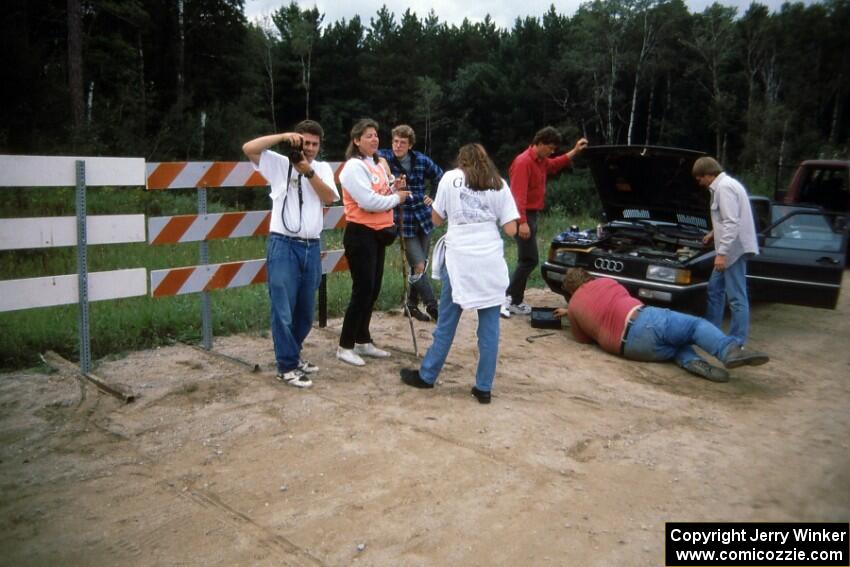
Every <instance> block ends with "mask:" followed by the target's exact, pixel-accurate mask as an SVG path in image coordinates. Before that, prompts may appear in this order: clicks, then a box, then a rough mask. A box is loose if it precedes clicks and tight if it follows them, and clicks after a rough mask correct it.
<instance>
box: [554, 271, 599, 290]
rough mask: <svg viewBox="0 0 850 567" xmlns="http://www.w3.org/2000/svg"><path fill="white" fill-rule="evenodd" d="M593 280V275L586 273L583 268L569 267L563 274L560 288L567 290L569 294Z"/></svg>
mask: <svg viewBox="0 0 850 567" xmlns="http://www.w3.org/2000/svg"><path fill="white" fill-rule="evenodd" d="M591 280H593V276H591V275H590V274H589V273H587V270H585V269H584V268H569V269H568V270H567V273H566V274H564V281H563V283H561V288H562V289H563V290H564V291H565V292H567V294H568V295H569V296H571V297H572V295H573V294H574V293H575V292H576V291H578V288H580V287H581V286H583V285H584V284H586V283H587V282H589V281H591Z"/></svg>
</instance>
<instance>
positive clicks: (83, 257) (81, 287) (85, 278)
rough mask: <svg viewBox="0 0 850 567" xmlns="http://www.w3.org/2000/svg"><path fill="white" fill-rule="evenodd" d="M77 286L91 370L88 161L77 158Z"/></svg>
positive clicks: (86, 368) (84, 363)
mask: <svg viewBox="0 0 850 567" xmlns="http://www.w3.org/2000/svg"><path fill="white" fill-rule="evenodd" d="M75 163H76V170H77V171H76V176H77V287H78V293H79V304H78V306H79V317H78V328H79V334H80V370H82V372H83V373H84V374H88V373H89V372H91V337H90V336H89V273H88V250H87V247H88V234H87V232H86V162H85V161H83V160H77V161H76V162H75Z"/></svg>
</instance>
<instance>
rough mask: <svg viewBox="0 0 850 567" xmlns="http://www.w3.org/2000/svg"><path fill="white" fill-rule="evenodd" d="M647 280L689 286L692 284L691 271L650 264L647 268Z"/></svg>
mask: <svg viewBox="0 0 850 567" xmlns="http://www.w3.org/2000/svg"><path fill="white" fill-rule="evenodd" d="M646 279H648V280H657V281H660V282H670V283H677V284H689V283H691V271H690V270H680V269H678V268H670V267H668V266H657V265H654V264H650V265H649V266H648V267H647V268H646Z"/></svg>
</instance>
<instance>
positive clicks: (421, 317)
mask: <svg viewBox="0 0 850 567" xmlns="http://www.w3.org/2000/svg"><path fill="white" fill-rule="evenodd" d="M404 311H405V313H404V314H405V315H410V316H411V317H413V318H414V319H416V320H417V321H424V322H426V323H427V322H428V321H430V320H431V318H430V317H428V316H427V315H425V314H424V313H422V311H420V310H419V307H418V306H417V305H407V306H405V308H404ZM429 313H430V311H429Z"/></svg>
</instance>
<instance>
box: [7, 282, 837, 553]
mask: <svg viewBox="0 0 850 567" xmlns="http://www.w3.org/2000/svg"><path fill="white" fill-rule="evenodd" d="M848 279H850V278H848V277H847V274H845V281H844V293H843V296H842V298H841V300H840V306H839V309H837V310H835V311H826V310H815V309H807V308H798V307H790V306H783V305H776V304H763V305H756V306H754V308H753V314H752V319H753V324H752V346H753V347H754V348H758V349H762V350H766V351H768V352H769V353H770V354H771V356H772V361H771V363H770V364H768V365H765V366H760V367H754V368H742V369H738V370H736V371H733V378H732V381H731V382H729V383H728V384H714V383H710V382H707V381H704V380H700V379H698V378H695V377H692V376H690V375H688V374H686V373H685V372H684V371H682V370H680V369H679V368H677V367H676V366H675V365H673V364H640V363H633V362H629V361H625V360H622V359H619V358H617V357H614V356H610V355H607V354H604V353H603V352H602V351H600V350H599V349H598V348H597V347H595V346H592V345H581V344H578V343H576V342H574V341H573V340H572V339H571V338H570V337H569V335H568V332H567V331H563V332H556V333H553V334H548V335H547V336H539V337H536V338H534V336H535V335H542V334H544V333H545V332H546V331H541V330H537V329H532V328H531V327H530V326H529V323H528V319H527V318H521V317H516V316H515V317H514V318H512V319H511V320H509V321H503V324H502V340H501V352H500V361H499V368H498V373H497V376H496V382H495V385H494V397H493V403H492V404H491V405H489V406H482V405H479V404H478V403H477V402H476V401H475V399H474V398H472V397H471V396H470V394H469V388H470V387H471V385H472V380H473V375H474V371H475V361H476V353H475V350H476V347H475V337H474V334H475V315H474V314H471V313H469V314H465V315H464V317H463V319H462V322H461V327H460V329H459V332H458V337H457V339H456V342H455V347H454V349H453V351H452V353H451V355H450V357H449V365H448V367H447V368H446V370H445V372H444V373H443V375H442V384H441V385H440V386H439V387H437V388H435V389H434V390H429V391H420V390H414V389H412V388H407V387H405V386H403V385H402V384H401V383H400V382H399V378H398V371H399V368H401V367H402V366H410V365H414V364H415V359H414V356H413V354H412V344H411V339H410V335H409V331H408V327H407V321H406V319H404V318H403V317H402V316H400V315H399V314H398V313H395V314H393V313H387V314H380V315H379V316H377V318H376V321H374V323H373V330H374V336H375V341H376V343H377V344H379V345H381V346H385V347H390V348H391V349H392V352H393V356H392V357H391V358H390V359H387V360H383V361H376V362H369V364H368V365H367V366H366V367H365V368H362V369H357V368H353V367H350V366H346V365H344V364H342V363H340V362H338V361H337V360H336V359H335V358H334V357H333V356H332V353H333V351H334V348H335V345H336V341H337V337H338V333H339V326H340V321H338V320H336V321H331V323H330V325H329V327H328V328H327V329H315V330H314V332H313V333H312V334H311V336H310V337H309V338H308V342H307V346H306V356H307V358H309V359H310V360H311V361H313V362H314V363H316V364H318V365H319V366H321V371H320V373H319V374H317V375H315V385H314V387H313V388H312V389H310V390H306V391H304V390H297V389H295V388H291V387H289V386H285V385H283V384H280V383H278V382H276V381H275V379H274V372H273V366H272V358H273V355H272V350H271V341H270V339H269V338H264V337H258V336H235V337H228V338H220V339H217V340H216V344H215V350H216V351H218V352H220V353H224V354H227V355H230V356H233V357H238V358H240V359H242V360H244V361H247V362H250V363H258V364H260V365H261V371H260V372H257V373H252V372H251V371H250V368H249V367H248V366H244V365H242V364H239V363H237V362H233V361H231V360H227V359H224V358H219V357H215V356H211V355H209V354H207V353H204V352H199V351H198V350H195V349H193V348H191V347H189V346H185V345H178V346H174V347H169V348H160V349H156V350H153V351H145V352H136V353H132V354H129V355H127V356H126V357H122V358H119V359H114V358H110V359H105V360H101V361H99V362H98V363H97V366H96V368H95V373H96V374H97V375H98V376H100V377H102V378H104V379H105V380H107V381H109V382H115V383H123V384H126V385H127V386H128V387H129V388H130V389H132V390H133V391H134V392H135V393H136V394H137V396H138V399H137V400H136V401H135V402H134V403H131V404H127V405H125V404H122V403H121V402H119V401H118V400H116V399H114V398H112V397H110V396H106V395H103V394H100V393H98V392H97V391H96V390H95V389H94V388H92V387H91V386H81V384H80V382H78V380H77V379H76V378H75V377H74V374H73V373H72V372H67V371H61V372H57V373H54V374H40V373H36V372H16V373H12V374H5V375H2V377H0V432H2V433H0V435H2V446H1V447H0V459H2V460H1V461H0V564H3V565H15V566H21V565H50V566H55V565H63V566H64V565H108V566H113V565H130V566H148V565H204V566H211V565H227V566H233V565H251V566H254V565H259V566H280V565H293V566H294V565H298V566H300V565H382V566H383V565H393V566H394V565H439V566H444V565H482V566H485V565H486V566H489V565H600V566H603V565H604V566H612V565H618V566H619V565H663V553H662V550H663V537H664V536H663V534H664V522H665V521H727V520H728V521H808V520H811V521H815V520H819V521H842V522H846V521H847V520H848V519H850V450H848V449H850V411H848V410H849V409H850V348H848V345H850V291H849V290H850V288H848V285H850V282H848ZM528 300H529V302H530V303H531V304H533V305H536V306H555V305H559V304H560V301H559V298H558V297H557V296H555V295H553V294H551V293H549V292H547V291H543V290H534V291H533V292H531V293H530V295H529V297H528ZM430 329H431V326H430V324H423V323H417V334H418V337H419V344H420V349H422V351H423V352H424V348H425V347H426V346H427V345H428V344H429V343H430V340H431V338H430Z"/></svg>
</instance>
